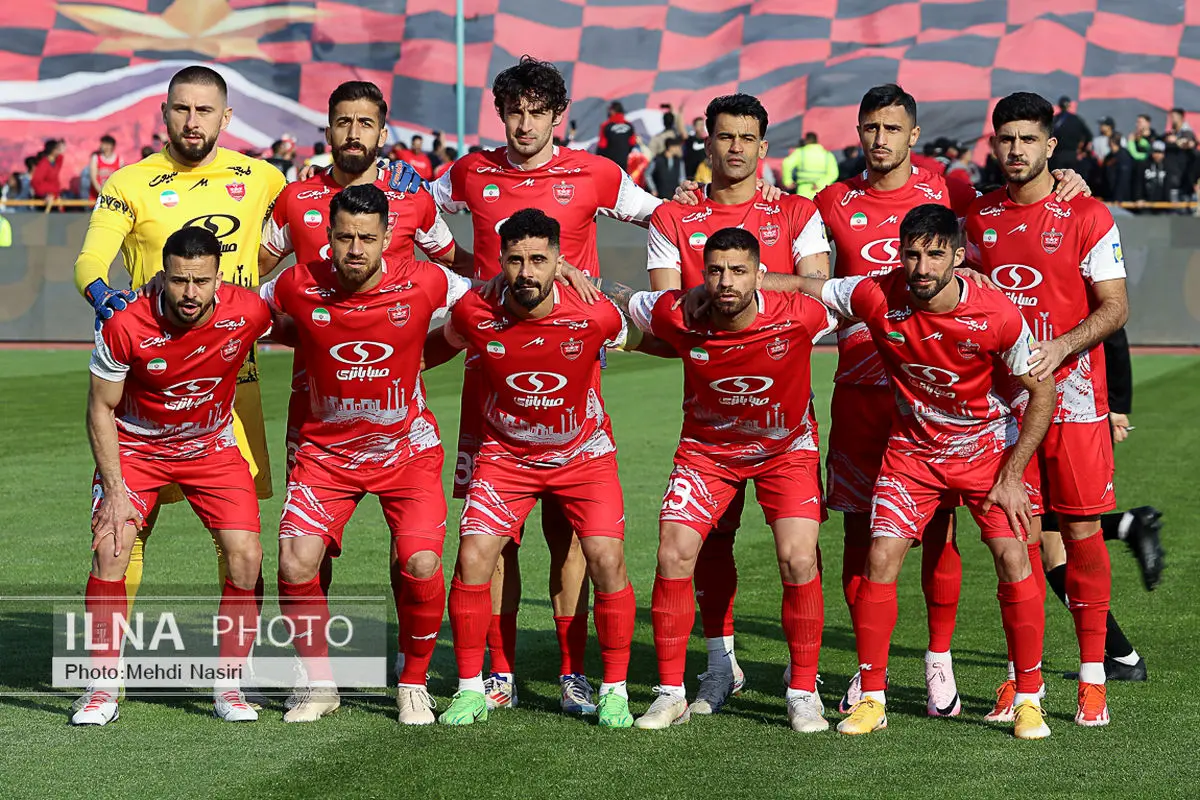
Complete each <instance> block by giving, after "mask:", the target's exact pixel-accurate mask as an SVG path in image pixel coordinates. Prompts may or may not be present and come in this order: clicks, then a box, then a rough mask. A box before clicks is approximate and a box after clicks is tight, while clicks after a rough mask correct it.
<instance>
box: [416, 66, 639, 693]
mask: <svg viewBox="0 0 1200 800" xmlns="http://www.w3.org/2000/svg"><path fill="white" fill-rule="evenodd" d="M492 94H493V95H494V97H495V103H496V113H497V114H498V115H499V116H500V119H501V121H502V122H503V123H504V132H505V137H506V139H507V142H508V143H507V145H506V146H505V147H500V148H496V149H494V150H481V151H479V152H476V153H469V154H467V155H465V156H463V157H461V158H459V159H458V160H457V161H455V162H454V165H453V166H451V167H450V170H449V171H448V172H446V174H444V175H443V176H442V177H441V178H440V179H438V181H437V182H436V183H434V184H433V187H432V191H433V196H434V199H435V200H436V201H437V203H438V206H439V207H440V208H441V210H442V211H445V212H447V213H455V212H458V211H462V210H469V211H470V212H471V221H472V226H473V229H474V234H475V245H474V248H475V277H476V278H478V279H480V280H490V279H492V278H493V277H495V276H496V275H498V274H499V273H500V263H499V258H500V235H499V233H498V232H497V231H498V230H499V228H500V225H501V223H502V222H503V221H504V220H506V219H508V217H509V216H511V215H512V214H513V213H515V212H516V211H518V210H520V209H522V208H538V209H541V210H542V211H544V212H546V213H547V214H550V215H552V216H553V217H554V218H555V219H556V220H558V222H559V223H560V225H561V226H562V251H561V252H562V256H563V258H564V259H565V260H566V261H567V263H569V264H571V265H572V266H574V267H577V268H578V269H580V270H582V271H583V272H584V273H585V274H587V275H591V276H597V275H599V274H600V262H599V257H598V256H597V253H596V223H595V220H596V217H597V215H601V214H603V215H605V216H611V217H616V218H618V219H624V220H629V221H633V222H638V223H641V224H645V222H646V220H648V219H649V218H650V214H651V212H653V211H654V209H655V208H656V207H657V206H658V205H659V203H660V202H661V201H660V200H659V199H658V198H656V197H654V196H653V195H651V194H649V193H648V192H646V191H645V190H644V189H641V188H639V187H638V186H636V185H635V184H634V183H633V181H631V180H630V179H629V176H628V175H626V174H625V173H624V172H623V171H622V170H621V168H620V167H618V166H617V165H616V164H615V163H613V162H612V161H609V160H608V159H606V158H604V157H602V156H596V155H593V154H591V153H587V152H585V151H582V150H570V149H566V148H562V149H560V148H559V147H557V146H555V144H554V142H553V139H552V135H553V131H554V128H555V126H557V125H558V124H559V123H560V122H561V121H562V119H563V116H564V114H565V112H566V110H567V104H568V103H569V102H570V100H569V99H568V97H567V88H566V84H565V83H564V82H563V77H562V75H561V74H560V73H559V71H558V70H557V69H556V68H555V67H554V65H553V64H550V63H547V62H544V61H538V60H537V59H534V58H531V57H529V56H524V57H522V58H521V61H520V62H519V63H518V64H516V65H515V66H512V67H509V68H508V69H506V70H504V71H503V72H501V73H500V74H499V75H497V76H496V79H495V81H494V82H493V84H492ZM481 357H482V354H480V353H476V352H474V351H471V350H468V352H467V357H466V372H465V375H464V381H463V392H462V410H461V417H460V426H459V447H458V463H457V466H456V468H455V471H454V496H455V497H465V496H466V489H467V485H468V484H469V483H470V479H471V471H472V468H473V464H474V458H475V453H476V451H477V450H478V448H479V443H480V437H481V435H482V428H481V426H482V421H483V412H482V408H481V406H480V402H479V401H480V397H481V395H482V392H481V390H480V389H479V387H478V386H477V379H478V377H479V375H478V374H477V373H478V369H479V363H478V359H479V358H481ZM542 532H543V534H544V535H545V538H546V543H547V545H549V547H550V592H551V602H552V604H553V607H554V624H555V629H556V631H557V634H558V641H559V649H560V651H561V654H562V659H561V663H560V673H561V677H560V684H561V686H562V707H563V709H564V710H566V711H568V712H575V713H583V712H589V711H593V710H594V709H595V705H594V703H593V702H592V689H591V686H590V684H588V682H587V679H586V678H585V677H584V674H583V673H584V652H585V650H586V646H587V605H588V604H587V597H586V595H587V584H586V581H587V568H586V564H585V562H584V559H583V554H582V551H581V550H580V547H579V541H578V537H576V536H574V535H573V534H572V533H571V526H570V523H569V522H568V521H567V519H566V517H564V516H563V514H562V513H561V510H560V509H559V508H558V506H557V505H556V504H555V503H553V502H550V503H543V504H542ZM516 556H517V548H516V546H515V545H513V546H510V547H508V548H506V549H505V551H504V554H503V556H502V559H501V562H500V563H501V565H502V571H503V577H502V579H501V580H500V581H493V582H492V586H493V610H494V611H495V612H496V613H495V614H494V616H493V619H492V627H491V629H490V630H489V632H488V649H489V651H490V654H491V673H492V674H491V676H490V677H489V679H488V680H487V684H488V697H489V698H490V700H489V702H490V704H491V706H492V707H493V708H494V707H504V706H511V705H514V704H515V701H516V683H515V680H514V678H513V661H514V658H515V651H516V631H517V607H518V604H519V603H520V597H521V587H520V573H519V572H518V566H517V560H516Z"/></svg>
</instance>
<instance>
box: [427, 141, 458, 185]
mask: <svg viewBox="0 0 1200 800" xmlns="http://www.w3.org/2000/svg"><path fill="white" fill-rule="evenodd" d="M442 155H443V161H442V163H440V164H438V165H437V167H436V168H435V169H434V170H433V179H434V180H435V181H436V180H437V179H438V178H440V177H442V176H443V175H445V174H446V172H448V171H449V169H450V167H452V166H454V161H455V159H457V158H458V151H457V150H455V149H454V148H453V147H445V148H443V149H442Z"/></svg>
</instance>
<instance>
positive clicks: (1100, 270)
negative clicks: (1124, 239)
mask: <svg viewBox="0 0 1200 800" xmlns="http://www.w3.org/2000/svg"><path fill="white" fill-rule="evenodd" d="M1092 222H1093V225H1094V227H1093V228H1092V229H1091V230H1090V231H1089V234H1088V236H1086V237H1085V238H1084V243H1083V244H1084V247H1085V248H1087V252H1086V253H1085V254H1084V256H1083V259H1082V260H1081V261H1080V263H1079V271H1080V272H1081V273H1083V277H1084V278H1086V279H1087V280H1088V282H1090V283H1100V282H1101V281H1112V280H1117V279H1120V278H1124V277H1125V256H1124V255H1123V254H1122V253H1121V232H1120V231H1118V230H1117V224H1116V223H1115V222H1114V221H1113V220H1112V215H1111V214H1110V213H1109V212H1108V209H1098V212H1097V214H1096V219H1094V220H1093V221H1092ZM1089 245H1090V247H1089Z"/></svg>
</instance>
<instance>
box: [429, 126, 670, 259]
mask: <svg viewBox="0 0 1200 800" xmlns="http://www.w3.org/2000/svg"><path fill="white" fill-rule="evenodd" d="M431 191H432V193H433V199H434V200H436V201H437V205H438V208H440V209H441V210H442V211H445V212H446V213H456V212H458V211H462V210H464V209H469V210H470V212H471V224H472V226H473V228H474V231H475V277H476V278H478V279H480V280H489V279H491V278H493V277H495V276H496V275H497V274H499V272H500V234H499V229H500V225H501V224H502V223H503V222H504V221H505V220H506V219H508V218H509V217H510V216H512V215H513V214H515V213H516V212H517V211H520V210H521V209H523V208H538V209H541V210H542V211H544V212H545V213H546V214H548V215H550V216H552V217H554V218H555V219H556V220H558V222H559V225H561V226H562V242H561V246H560V251H561V253H562V255H563V257H564V258H565V259H566V260H567V262H568V263H569V264H571V265H572V266H574V267H577V268H579V269H581V270H583V271H584V272H586V273H587V274H588V275H591V276H592V277H598V276H599V275H600V258H599V256H598V255H597V253H596V216H597V215H598V214H603V215H605V216H609V217H616V218H618V219H625V220H630V221H635V222H641V223H645V222H646V221H647V220H649V219H650V214H651V213H652V212H653V211H654V209H655V208H656V207H657V206H658V205H659V204H660V203H661V202H662V201H661V200H659V199H658V198H657V197H654V196H653V195H651V194H650V193H649V192H647V191H646V190H645V189H642V188H640V187H639V186H638V185H637V184H635V183H634V182H633V181H632V180H630V178H629V176H628V175H626V174H625V172H624V170H622V169H621V168H620V167H618V166H617V165H616V164H615V163H613V162H612V161H609V160H608V159H607V158H604V157H602V156H597V155H594V154H592V153H588V152H587V151H584V150H570V149H568V148H558V147H555V148H554V153H553V155H552V156H551V157H550V160H549V161H547V162H546V163H545V164H542V165H541V166H539V167H535V168H533V169H520V168H518V167H515V166H513V165H512V163H510V162H509V160H508V151H507V148H505V147H498V148H496V149H494V150H480V151H478V152H475V153H468V154H467V155H465V156H463V157H462V158H460V159H458V160H457V161H455V162H454V165H453V166H452V167H450V171H449V172H447V173H446V174H445V175H443V176H442V177H441V178H439V179H438V180H437V181H436V182H434V184H433V185H432V187H431Z"/></svg>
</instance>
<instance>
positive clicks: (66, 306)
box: [0, 201, 1200, 347]
mask: <svg viewBox="0 0 1200 800" xmlns="http://www.w3.org/2000/svg"><path fill="white" fill-rule="evenodd" d="M35 202H39V204H40V201H35ZM76 202H79V201H76ZM9 205H10V206H12V205H14V203H12V202H10V203H9ZM1185 206H1195V204H1176V205H1175V206H1173V207H1176V208H1180V209H1182V208H1183V207H1185ZM2 219H3V220H4V221H7V222H8V223H9V224H10V225H11V227H12V245H11V246H9V247H0V341H5V342H31V343H32V342H89V341H91V340H92V330H93V327H92V315H91V314H90V313H89V311H88V309H87V306H86V304H85V303H84V301H83V300H82V299H81V298H80V297H79V293H78V292H77V291H76V290H75V286H74V281H73V274H74V264H75V257H76V256H77V255H78V254H79V250H80V247H81V246H82V245H83V237H84V235H85V234H86V232H87V223H88V216H87V215H86V214H70V213H30V212H18V213H10V214H4V215H3V217H2ZM446 222H447V224H448V225H449V226H450V229H451V230H452V231H453V232H454V236H455V239H456V240H457V241H458V242H459V243H460V244H461V245H462V246H464V247H467V248H470V247H471V241H472V235H471V220H470V218H469V217H468V216H465V215H453V216H449V217H447V220H446ZM1119 224H1120V226H1121V240H1122V249H1123V250H1124V254H1125V265H1126V269H1127V270H1128V272H1129V299H1130V310H1131V313H1130V320H1129V324H1128V325H1127V326H1126V328H1127V330H1128V333H1129V341H1130V343H1132V344H1134V345H1140V346H1190V347H1197V346H1200V219H1197V218H1196V217H1193V216H1187V215H1155V216H1151V215H1145V216H1134V215H1129V214H1124V213H1122V214H1121V216H1120V217H1119ZM597 243H598V247H599V251H600V263H601V265H602V269H603V270H604V275H605V276H606V277H608V278H612V279H614V280H618V281H621V282H622V283H627V284H629V285H630V286H634V287H639V288H646V287H648V280H647V278H646V234H645V231H644V230H643V229H641V228H638V227H636V226H634V225H628V224H625V223H621V222H616V221H614V220H610V219H601V220H599V222H598V230H597ZM230 255H233V254H229V255H227V256H226V258H228V257H230ZM248 257H250V258H255V257H256V254H249V255H248ZM110 283H111V284H112V285H114V286H128V285H129V278H128V275H127V274H126V273H125V271H124V268H123V267H122V266H121V262H120V258H119V257H118V259H117V261H116V262H114V264H113V267H112V270H111V272H110Z"/></svg>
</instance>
